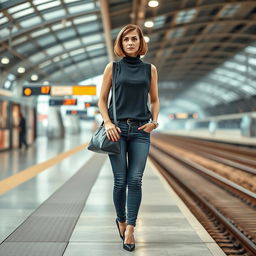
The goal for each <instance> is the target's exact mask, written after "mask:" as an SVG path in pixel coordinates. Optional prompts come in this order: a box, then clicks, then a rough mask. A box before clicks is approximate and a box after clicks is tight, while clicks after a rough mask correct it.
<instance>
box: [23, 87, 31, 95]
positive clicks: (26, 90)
mask: <svg viewBox="0 0 256 256" xmlns="http://www.w3.org/2000/svg"><path fill="white" fill-rule="evenodd" d="M24 94H25V95H26V96H30V95H31V94H32V90H31V89H30V88H26V89H25V90H24Z"/></svg>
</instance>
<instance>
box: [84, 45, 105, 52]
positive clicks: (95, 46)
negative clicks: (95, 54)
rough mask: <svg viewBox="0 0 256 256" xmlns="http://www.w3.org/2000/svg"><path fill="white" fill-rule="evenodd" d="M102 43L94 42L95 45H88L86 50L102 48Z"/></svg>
mask: <svg viewBox="0 0 256 256" xmlns="http://www.w3.org/2000/svg"><path fill="white" fill-rule="evenodd" d="M103 47H104V44H95V45H90V46H87V47H86V50H87V51H93V50H98V49H100V48H103Z"/></svg>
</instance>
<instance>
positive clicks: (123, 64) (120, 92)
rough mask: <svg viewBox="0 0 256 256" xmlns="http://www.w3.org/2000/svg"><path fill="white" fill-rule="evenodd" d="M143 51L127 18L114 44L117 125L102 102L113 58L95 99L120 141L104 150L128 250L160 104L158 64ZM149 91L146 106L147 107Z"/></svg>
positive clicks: (108, 129) (138, 34)
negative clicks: (114, 148) (110, 149)
mask: <svg viewBox="0 0 256 256" xmlns="http://www.w3.org/2000/svg"><path fill="white" fill-rule="evenodd" d="M147 51H148V46H147V43H146V42H145V40H144V36H143V32H142V30H141V28H140V27H139V26H137V25H133V24H128V25H126V26H125V27H123V28H122V29H121V31H120V32H119V34H118V35H117V38H116V41H115V46H114V53H115V55H116V56H118V57H121V58H122V59H121V60H120V61H119V67H118V72H117V76H116V88H115V92H116V114H117V120H118V125H117V126H116V125H115V124H114V123H113V122H114V118H113V104H112V99H111V101H110V105H109V108H108V107H107V101H108V96H109V91H110V88H111V86H112V66H113V63H112V62H111V63H109V64H107V66H106V67H105V70H104V74H103V82H102V87H101V92H100V96H99V101H98V106H99V109H100V113H101V116H102V118H103V121H104V127H105V129H106V133H107V137H108V139H110V140H112V141H118V140H120V145H121V153H120V154H115V155H113V154H109V155H108V156H109V159H110V163H111V166H112V172H113V177H114V188H113V201H114V205H115V210H116V215H117V217H116V220H115V221H116V225H117V228H118V231H119V235H120V237H121V239H122V240H123V248H124V249H125V250H127V251H133V250H134V249H135V238H134V230H135V226H136V219H137V216H138V212H139V208H140V204H141V198H142V192H141V186H142V176H143V172H144V169H145V165H146V161H147V157H148V153H149V148H150V133H151V131H152V130H153V129H155V128H157V126H158V123H157V118H158V113H159V108H160V104H159V98H158V84H157V69H156V67H155V66H154V65H153V64H150V63H146V62H143V61H142V60H141V58H140V56H141V55H145V54H146V53H147ZM148 95H150V103H151V110H149V108H148ZM126 190H127V191H128V193H127V194H126ZM126 207H127V212H126Z"/></svg>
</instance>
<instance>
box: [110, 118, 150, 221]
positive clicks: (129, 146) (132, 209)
mask: <svg viewBox="0 0 256 256" xmlns="http://www.w3.org/2000/svg"><path fill="white" fill-rule="evenodd" d="M145 123H147V121H141V122H140V123H139V124H134V123H133V124H127V123H123V122H119V123H118V127H119V128H120V129H121V134H120V145H121V153H120V154H115V155H110V154H109V155H108V156H109V159H110V162H111V166H112V171H113V176H114V188H113V201H114V205H115V209H116V214H117V220H118V221H120V222H125V221H126V220H127V224H128V225H133V226H136V219H137V216H138V212H139V208H140V203H141V198H142V192H141V185H142V176H143V172H144V169H145V165H146V161H147V157H148V153H149V148H150V133H148V132H145V131H143V130H138V128H139V127H140V126H142V125H143V124H145ZM126 190H128V193H127V196H126ZM126 207H127V215H126Z"/></svg>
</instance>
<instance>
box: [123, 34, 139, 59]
mask: <svg viewBox="0 0 256 256" xmlns="http://www.w3.org/2000/svg"><path fill="white" fill-rule="evenodd" d="M122 46H123V50H124V51H125V54H126V55H128V56H131V57H135V56H137V52H138V50H139V48H140V37H139V35H138V33H137V31H136V30H133V31H130V32H129V33H127V34H126V35H125V36H123V38H122Z"/></svg>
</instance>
